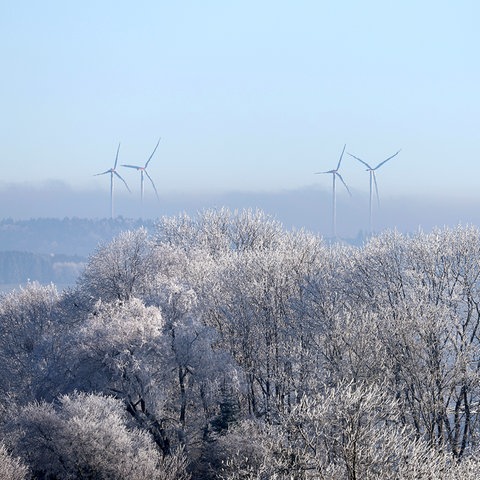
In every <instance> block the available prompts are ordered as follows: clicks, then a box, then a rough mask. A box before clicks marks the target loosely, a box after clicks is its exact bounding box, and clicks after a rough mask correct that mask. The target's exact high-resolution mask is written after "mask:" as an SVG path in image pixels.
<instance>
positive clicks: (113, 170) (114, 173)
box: [94, 143, 132, 218]
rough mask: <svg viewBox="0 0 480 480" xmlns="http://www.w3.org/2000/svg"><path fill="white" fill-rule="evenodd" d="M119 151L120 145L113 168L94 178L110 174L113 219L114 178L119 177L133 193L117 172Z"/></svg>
mask: <svg viewBox="0 0 480 480" xmlns="http://www.w3.org/2000/svg"><path fill="white" fill-rule="evenodd" d="M119 151H120V143H119V144H118V148H117V155H116V156H115V163H114V165H113V168H109V169H108V170H106V171H105V172H102V173H96V174H95V175H94V176H98V175H106V174H107V173H109V174H110V216H111V218H113V216H114V209H113V193H114V189H115V182H114V177H118V178H119V179H120V180H121V181H122V182H123V183H124V184H125V186H126V187H127V190H128V191H129V192H130V193H132V192H131V191H130V188H128V185H127V182H126V181H125V180H124V179H123V178H122V177H121V175H120V174H119V173H118V172H117V170H116V168H117V163H118V152H119Z"/></svg>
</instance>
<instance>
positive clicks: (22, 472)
mask: <svg viewBox="0 0 480 480" xmlns="http://www.w3.org/2000/svg"><path fill="white" fill-rule="evenodd" d="M28 477H29V470H28V468H27V467H26V466H25V465H24V464H23V463H22V462H21V461H20V460H19V459H18V458H16V457H13V456H12V455H10V453H9V452H8V451H7V449H6V447H5V445H3V444H2V445H0V478H1V479H2V480H27V478H28Z"/></svg>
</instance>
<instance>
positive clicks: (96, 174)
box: [93, 170, 112, 177]
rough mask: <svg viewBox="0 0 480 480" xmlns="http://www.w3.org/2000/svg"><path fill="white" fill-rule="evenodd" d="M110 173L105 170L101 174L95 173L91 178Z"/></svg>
mask: <svg viewBox="0 0 480 480" xmlns="http://www.w3.org/2000/svg"><path fill="white" fill-rule="evenodd" d="M111 172H112V171H111V170H106V171H105V172H102V173H95V174H94V175H93V176H94V177H97V176H98V175H105V174H106V173H111Z"/></svg>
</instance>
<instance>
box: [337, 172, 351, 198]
mask: <svg viewBox="0 0 480 480" xmlns="http://www.w3.org/2000/svg"><path fill="white" fill-rule="evenodd" d="M335 175H337V177H338V178H339V179H340V181H341V182H342V183H343V185H344V186H345V188H346V189H347V192H348V194H349V195H350V196H352V194H351V192H350V190H349V188H348V186H347V184H346V183H345V181H344V180H343V178H342V176H341V175H340V174H339V173H338V172H336V173H335Z"/></svg>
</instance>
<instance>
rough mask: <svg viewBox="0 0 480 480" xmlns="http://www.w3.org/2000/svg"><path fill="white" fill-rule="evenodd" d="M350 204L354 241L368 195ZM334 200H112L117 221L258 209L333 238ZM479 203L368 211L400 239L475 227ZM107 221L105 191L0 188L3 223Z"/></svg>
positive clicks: (401, 203) (241, 195)
mask: <svg viewBox="0 0 480 480" xmlns="http://www.w3.org/2000/svg"><path fill="white" fill-rule="evenodd" d="M351 190H352V198H350V197H348V195H347V194H346V193H344V192H341V191H340V192H339V193H338V194H337V232H338V235H339V236H340V237H344V238H354V237H357V236H358V235H359V234H360V233H361V232H363V233H365V232H367V231H368V201H369V200H368V193H366V192H362V191H358V190H356V189H352V188H351ZM331 202H332V193H331V190H330V189H328V188H322V187H320V186H318V185H315V184H311V185H307V186H304V187H303V188H296V189H278V190H272V191H254V190H250V191H247V190H245V191H240V190H237V191H233V190H231V191H227V190H226V191H223V192H222V191H220V190H218V191H216V192H213V191H211V192H191V193H170V194H165V193H162V192H160V201H158V200H157V199H156V198H155V197H154V196H153V195H151V194H148V195H147V194H146V195H145V199H144V209H143V215H142V209H141V203H140V197H139V193H138V192H133V193H132V194H128V193H127V194H125V193H123V192H121V191H120V192H119V193H118V194H116V195H115V214H116V216H122V217H125V218H145V219H147V218H149V219H155V218H158V217H161V216H164V215H166V216H171V215H176V214H179V213H182V212H186V213H188V214H190V215H194V214H195V213H196V212H198V211H201V210H204V209H208V208H217V209H218V208H222V207H226V208H230V209H232V210H235V209H238V210H242V209H246V208H250V209H257V208H258V209H261V210H264V211H265V212H266V213H267V214H269V215H271V216H272V217H274V218H275V219H277V220H278V221H280V222H281V223H283V224H284V225H285V227H286V228H296V229H301V228H304V229H306V230H309V231H312V232H314V233H319V234H321V235H322V236H325V237H330V236H331V233H332V232H331V208H332V204H331ZM479 207H480V202H478V201H475V200H474V199H469V198H468V197H461V196H457V197H453V196H451V197H444V198H442V197H441V196H440V195H439V196H433V195H424V196H419V195H412V196H406V195H403V196H402V195H395V196H391V195H385V194H384V195H382V197H381V204H380V207H378V206H377V204H376V203H375V205H374V210H373V223H374V231H376V232H379V231H382V230H385V229H397V230H399V231H401V232H403V233H411V232H414V231H416V230H418V229H419V228H420V229H423V230H426V231H428V230H431V229H432V228H433V227H435V226H438V227H443V226H450V227H454V226H457V225H459V224H463V225H465V224H473V225H480V208H479ZM65 217H70V218H74V217H78V218H109V217H110V194H109V192H108V191H105V190H98V189H97V190H96V189H90V190H87V189H82V188H73V187H71V186H69V185H67V184H66V183H64V182H61V181H56V182H46V183H43V184H41V183H40V184H28V183H21V184H9V185H8V184H7V185H5V184H3V185H0V218H12V219H16V220H27V219H31V218H65Z"/></svg>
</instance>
